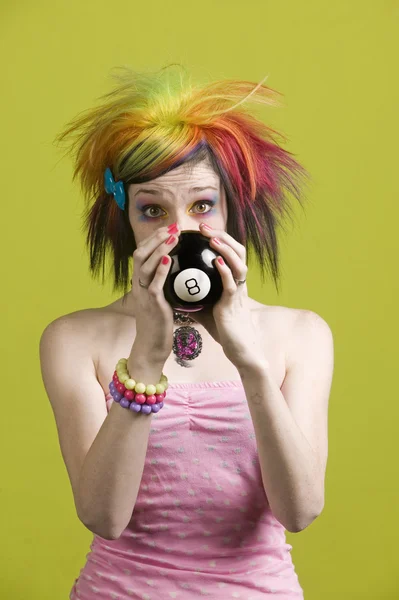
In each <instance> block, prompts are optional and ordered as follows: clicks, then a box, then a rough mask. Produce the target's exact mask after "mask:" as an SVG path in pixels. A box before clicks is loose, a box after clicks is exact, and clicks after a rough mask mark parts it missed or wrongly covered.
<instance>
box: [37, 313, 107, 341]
mask: <svg viewBox="0 0 399 600" xmlns="http://www.w3.org/2000/svg"><path fill="white" fill-rule="evenodd" d="M101 317H102V318H101ZM105 317H106V313H105V312H104V313H103V312H102V311H101V309H96V308H87V309H82V310H77V311H74V312H71V313H68V314H65V315H61V316H59V317H57V318H55V319H54V320H53V321H51V322H50V323H49V324H48V325H47V326H46V328H45V329H44V331H43V333H42V338H44V337H47V338H51V337H52V336H56V335H62V336H63V337H66V338H67V339H68V336H69V337H70V339H74V340H76V341H79V343H85V342H87V344H89V343H90V342H91V341H92V340H94V339H95V337H96V332H97V331H98V328H99V326H100V324H101V323H102V322H103V320H104V318H105Z"/></svg>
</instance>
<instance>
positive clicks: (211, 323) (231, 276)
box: [193, 224, 266, 369]
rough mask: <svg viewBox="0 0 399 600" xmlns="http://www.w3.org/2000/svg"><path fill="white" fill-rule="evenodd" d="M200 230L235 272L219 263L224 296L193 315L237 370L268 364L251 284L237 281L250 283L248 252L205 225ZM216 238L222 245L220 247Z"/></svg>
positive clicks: (220, 232) (229, 238)
mask: <svg viewBox="0 0 399 600" xmlns="http://www.w3.org/2000/svg"><path fill="white" fill-rule="evenodd" d="M200 230H201V233H202V234H203V235H205V236H207V237H210V238H211V239H210V245H211V247H212V248H213V249H214V250H215V251H217V252H219V253H220V254H221V255H222V256H223V257H224V258H226V260H227V261H228V263H229V265H230V266H231V268H229V267H228V266H227V264H226V263H224V264H223V265H221V264H220V263H219V261H218V260H217V259H216V261H215V264H216V265H217V269H218V270H219V273H220V276H221V278H222V282H223V293H222V296H221V298H220V299H219V300H218V302H216V303H215V304H214V305H213V306H212V307H211V308H210V309H204V310H201V311H198V312H196V313H193V318H194V319H195V320H196V321H198V323H200V324H201V325H203V327H205V329H206V330H207V331H208V332H209V334H210V335H211V336H212V337H213V338H214V339H215V340H216V341H217V342H218V343H219V344H221V346H222V348H223V351H224V353H225V355H226V356H227V358H228V359H229V360H230V361H231V362H232V363H233V364H234V365H235V366H236V367H237V369H241V368H244V367H247V366H251V365H252V366H253V365H254V364H259V363H265V362H266V360H265V359H264V358H263V357H262V355H261V348H262V344H261V343H260V342H261V340H260V334H259V332H258V331H256V329H255V326H254V324H253V320H252V315H251V311H250V309H249V306H248V301H247V299H248V291H247V284H246V283H243V284H236V282H235V281H234V280H235V279H237V280H238V281H244V280H245V279H246V276H247V272H248V267H247V265H246V249H245V247H244V246H243V245H242V244H240V243H239V242H237V240H235V239H234V238H232V237H231V236H230V235H229V234H228V233H226V232H225V231H222V230H219V229H206V228H204V227H203V225H202V224H201V225H200ZM214 238H217V239H218V240H219V241H220V242H221V243H220V244H217V243H216V242H215V241H214Z"/></svg>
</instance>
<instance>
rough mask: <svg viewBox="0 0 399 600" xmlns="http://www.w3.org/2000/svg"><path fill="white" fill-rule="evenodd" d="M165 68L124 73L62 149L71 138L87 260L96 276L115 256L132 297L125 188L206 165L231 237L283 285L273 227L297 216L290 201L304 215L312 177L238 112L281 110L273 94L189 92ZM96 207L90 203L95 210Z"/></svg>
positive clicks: (67, 134)
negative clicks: (108, 186)
mask: <svg viewBox="0 0 399 600" xmlns="http://www.w3.org/2000/svg"><path fill="white" fill-rule="evenodd" d="M173 66H176V65H168V66H167V67H164V68H163V69H161V70H160V71H158V72H156V73H148V72H139V73H138V72H135V71H133V70H132V69H130V68H128V67H121V68H119V70H120V73H119V74H114V79H116V81H117V85H116V86H115V87H114V89H113V90H112V91H111V92H109V93H107V94H105V95H104V96H102V97H101V98H100V99H101V100H103V102H102V103H101V104H100V105H99V106H97V107H95V108H91V109H88V110H86V111H84V112H83V113H80V114H79V115H78V116H77V117H76V118H75V119H74V120H73V121H71V122H70V123H69V124H68V125H67V126H66V128H65V129H64V131H63V132H61V133H60V134H59V135H58V136H57V138H56V142H58V143H62V142H64V140H65V139H67V138H72V142H71V143H70V145H69V147H68V149H67V153H69V154H72V155H73V156H74V160H75V166H74V175H73V179H76V178H79V179H80V184H81V187H82V190H83V193H84V196H85V198H86V207H85V213H84V229H85V231H86V245H87V246H88V248H89V251H90V272H91V274H92V275H93V276H95V275H97V274H98V272H99V270H100V268H101V267H102V281H103V283H104V267H105V259H106V252H107V249H108V248H109V247H110V248H111V251H112V253H113V267H114V273H113V275H114V286H113V289H114V291H115V290H120V289H121V288H123V291H124V293H125V294H126V292H127V291H128V286H129V281H130V277H131V276H130V274H129V264H130V259H131V258H132V254H133V252H134V250H135V249H136V243H135V239H134V234H133V231H132V228H131V225H130V222H129V217H128V214H129V208H128V201H129V200H128V198H129V197H128V193H127V192H128V186H129V184H131V183H142V182H145V181H150V180H152V179H155V178H156V177H160V176H161V175H163V174H164V173H166V172H168V171H170V170H172V169H174V168H176V167H178V166H180V165H182V164H185V163H187V165H188V166H190V165H195V164H197V163H198V162H200V161H202V160H208V162H210V164H211V166H212V167H213V169H214V170H215V172H216V173H217V174H218V175H219V177H220V178H221V182H222V185H223V186H224V189H225V192H226V200H227V206H228V219H227V226H226V231H227V233H229V234H230V235H231V236H232V237H234V238H235V239H236V240H237V241H238V242H240V243H241V244H243V245H244V246H245V247H246V250H247V256H249V253H250V251H251V246H253V248H254V250H255V253H256V256H257V258H258V262H259V265H260V268H261V276H262V280H264V276H265V270H267V271H268V272H270V273H271V275H272V277H273V280H274V283H275V285H276V289H277V291H278V283H279V252H278V249H279V247H278V242H277V227H278V226H283V224H284V223H283V221H284V218H285V217H286V216H291V214H292V213H291V206H290V204H289V196H290V195H292V196H293V197H294V198H295V199H297V200H298V201H299V202H300V205H301V206H303V194H302V191H301V188H303V184H304V183H306V180H307V179H308V173H307V171H306V170H305V169H304V168H303V167H302V166H301V165H300V164H299V163H298V162H297V161H296V160H295V159H294V158H293V155H292V154H291V153H290V152H288V151H286V150H284V149H283V148H282V147H281V146H280V145H279V143H278V140H279V139H280V140H281V139H285V138H284V136H283V135H282V134H281V133H278V132H276V131H275V130H273V129H271V128H270V127H268V126H266V125H265V124H263V123H262V122H261V121H259V120H258V119H256V118H255V117H253V116H251V115H250V114H248V112H247V111H246V110H245V109H243V108H241V109H239V108H238V107H239V106H240V105H242V104H243V103H244V102H246V101H250V102H255V103H258V104H263V105H270V106H279V101H278V96H279V95H280V94H279V93H278V92H276V91H275V90H272V89H271V88H269V87H267V86H266V85H264V84H263V81H264V80H263V81H262V82H261V83H258V84H255V83H252V82H249V81H242V80H238V81H237V80H223V81H217V82H214V83H210V84H207V85H205V86H203V87H200V86H195V85H193V84H192V83H191V80H190V77H189V76H188V75H187V72H186V70H185V69H184V67H182V66H181V65H177V66H178V67H180V69H178V70H177V77H176V76H174V71H173V69H171V67H173ZM107 167H109V168H110V169H111V171H112V173H113V176H114V179H115V181H117V180H122V181H123V183H124V187H125V193H126V198H127V202H126V207H125V210H124V211H122V210H121V209H120V208H119V207H118V206H117V204H116V202H115V200H114V197H113V196H112V195H110V194H107V193H106V191H105V189H104V171H105V169H106V168H107ZM92 201H94V202H92Z"/></svg>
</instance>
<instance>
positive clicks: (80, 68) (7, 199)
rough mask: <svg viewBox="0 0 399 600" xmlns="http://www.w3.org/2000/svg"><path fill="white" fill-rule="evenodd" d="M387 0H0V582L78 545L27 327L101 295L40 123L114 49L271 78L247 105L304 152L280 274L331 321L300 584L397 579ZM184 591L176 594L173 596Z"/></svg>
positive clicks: (56, 114)
mask: <svg viewBox="0 0 399 600" xmlns="http://www.w3.org/2000/svg"><path fill="white" fill-rule="evenodd" d="M398 20H399V3H398V1H382V0H379V1H375V2H371V1H364V0H363V1H360V0H355V1H353V0H352V1H348V0H338V1H336V2H323V1H315V0H307V1H306V2H298V1H297V0H287V1H285V2H275V1H274V2H270V1H268V0H267V1H266V0H264V1H257V2H255V1H253V0H246V1H245V2H243V1H241V2H234V1H232V0H230V1H228V2H227V1H217V0H212V1H210V0H202V1H201V2H191V3H190V2H187V1H185V2H182V1H181V0H174V1H173V2H171V3H167V2H164V1H161V0H155V1H152V2H151V1H150V2H145V3H137V2H132V1H121V0H115V1H114V2H112V3H105V2H101V1H97V2H94V1H93V0H89V1H86V2H82V1H81V0H79V1H78V0H69V1H68V2H66V1H62V2H55V1H51V2H50V1H47V0H46V1H44V0H41V1H40V0H38V1H36V2H34V3H33V2H27V1H20V2H17V1H15V2H2V3H1V4H0V56H1V57H2V58H1V61H2V68H1V83H0V87H1V94H0V126H1V128H0V131H1V140H2V143H1V147H0V153H1V157H0V158H1V198H2V204H1V217H0V218H1V236H0V244H1V257H2V268H1V273H2V277H1V280H2V294H1V312H0V314H1V336H0V337H1V355H0V358H1V365H2V380H3V384H2V392H3V394H2V403H3V407H2V415H1V424H2V427H1V436H0V440H1V442H0V443H1V447H0V451H1V456H2V469H1V474H2V477H1V485H0V503H1V505H0V510H1V515H2V524H1V533H2V539H3V543H2V544H1V550H0V563H1V571H2V577H1V583H0V598H1V599H3V598H4V600H27V599H29V600H36V599H37V600H58V599H60V600H61V599H63V600H64V599H66V598H67V597H68V593H69V590H70V588H71V587H72V585H73V582H74V579H75V577H77V575H78V573H79V571H80V569H81V567H82V566H83V565H84V562H85V560H86V559H85V557H86V554H87V552H88V551H89V544H90V541H91V537H92V535H91V533H90V532H89V531H88V530H86V529H85V528H84V526H83V525H82V524H81V523H80V522H79V520H78V518H77V516H76V514H75V509H74V503H73V497H72V491H71V488H70V484H69V480H68V476H67V472H66V469H65V467H64V464H63V461H62V457H61V453H60V449H59V445H58V437H57V431H56V427H55V422H54V418H53V413H52V410H51V406H50V403H49V401H48V399H47V397H46V393H45V391H44V387H43V384H42V380H41V375H40V366H39V352H38V345H39V339H40V335H41V333H42V331H43V329H44V328H45V326H46V325H47V324H48V323H49V322H50V321H52V320H54V319H55V318H57V317H58V316H60V315H63V314H66V313H70V312H73V311H75V310H81V309H84V308H89V307H96V306H102V305H105V304H108V303H109V302H111V301H112V300H114V299H116V297H117V296H113V295H112V292H111V289H112V288H111V284H110V283H107V285H106V286H105V287H102V286H101V284H100V283H99V282H97V281H93V280H92V279H91V278H90V276H89V273H88V257H87V254H86V253H85V251H84V237H83V234H82V232H81V211H82V208H83V199H82V197H81V195H80V192H79V189H78V187H77V185H75V184H72V183H71V174H72V165H71V164H70V162H69V161H68V159H64V160H60V158H61V154H60V152H59V151H57V149H56V148H55V147H54V145H53V144H52V140H53V138H54V136H55V135H56V133H58V132H59V131H60V129H62V127H63V125H64V124H65V123H66V122H67V121H68V120H69V119H71V118H72V117H73V116H75V115H76V113H78V112H79V111H81V110H84V109H85V108H87V107H88V106H91V105H92V104H93V103H94V101H95V99H96V98H97V97H98V96H99V95H100V94H102V93H104V92H105V91H107V90H108V89H109V86H110V80H109V78H108V74H109V71H110V69H111V68H112V67H114V66H118V65H125V64H126V65H130V66H132V67H133V68H134V69H137V70H141V69H149V70H157V69H159V68H161V67H162V66H165V65H166V64H168V63H169V62H182V63H183V64H184V65H185V66H186V67H187V68H188V69H189V70H190V71H191V73H192V76H193V79H194V80H196V81H199V82H206V81H209V80H216V79H223V78H234V79H246V80H251V81H254V82H258V81H260V80H261V79H262V78H263V77H264V76H265V75H267V74H268V75H269V78H268V80H267V82H266V83H267V85H269V86H270V87H272V88H275V89H277V90H279V91H280V92H282V93H283V94H284V104H285V106H284V107H283V108H278V109H276V108H273V109H272V108H270V109H264V108H263V109H262V110H260V111H259V113H258V114H259V115H260V116H261V118H262V119H264V120H265V121H266V122H267V123H269V124H271V125H272V126H274V127H276V128H278V129H280V130H281V131H283V132H284V133H286V135H287V136H288V142H287V145H286V148H287V149H288V150H290V151H291V152H293V153H294V154H295V155H296V157H297V158H298V160H300V161H301V162H302V163H303V164H304V165H305V167H306V168H307V169H308V170H309V171H310V173H311V175H312V178H313V183H312V186H311V189H310V192H309V199H308V204H307V210H306V214H305V215H303V214H302V213H301V211H300V209H298V210H297V222H296V224H295V227H294V228H293V229H291V231H289V232H288V235H287V234H285V235H282V236H281V238H280V241H281V266H282V292H281V294H280V295H279V296H277V294H276V292H275V290H274V287H273V285H272V283H271V282H269V283H268V284H266V285H265V286H264V287H261V284H260V280H259V273H258V271H257V269H256V268H255V267H254V266H253V267H252V268H250V271H249V275H248V291H249V294H250V295H251V296H252V297H253V298H255V299H256V300H258V301H260V302H264V303H266V304H279V305H283V306H290V307H294V308H306V309H311V310H313V311H315V312H317V313H318V314H320V315H321V316H322V317H323V318H324V319H325V320H326V321H327V322H328V324H329V325H330V327H331V329H332V331H333V334H334V341H335V373H334V381H333V387H332V392H331V400H330V410H329V459H328V466H327V476H326V504H325V508H324V511H323V513H322V515H321V516H320V517H319V518H318V519H317V520H316V521H315V522H314V523H313V524H312V525H311V526H310V527H309V528H307V529H306V530H304V531H303V532H301V533H299V534H290V533H287V540H288V542H289V543H291V544H292V545H293V550H292V556H293V561H294V564H295V567H296V570H297V573H298V576H299V579H300V582H301V585H302V587H303V588H304V592H305V599H306V600H337V599H338V600H360V599H361V600H394V599H397V598H399V581H398V576H397V575H395V574H394V573H395V572H397V562H398V550H397V539H398V524H397V523H398V521H397V520H398V517H399V509H398V506H399V503H398V477H397V472H398V470H397V457H398V445H397V439H398V434H397V426H398V425H397V424H398V402H397V390H396V381H397V372H398V370H397V360H398V353H397V340H398V333H399V332H398V320H397V312H396V311H397V308H398V284H397V275H395V273H396V274H397V272H398V269H397V264H396V263H397V258H398V235H397V219H398V216H399V211H398V198H397V173H398V167H397V162H398V151H397V140H398V116H397V115H398V77H397V70H398V68H397V63H398V50H399V48H398V46H399V42H398V39H399V35H398V33H399V32H398ZM181 600H184V599H181Z"/></svg>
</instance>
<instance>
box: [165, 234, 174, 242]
mask: <svg viewBox="0 0 399 600" xmlns="http://www.w3.org/2000/svg"><path fill="white" fill-rule="evenodd" d="M175 239H176V238H175V236H174V235H171V236H170V237H169V238H168V239H167V240H166V242H165V243H166V244H173V242H174V241H175Z"/></svg>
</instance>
